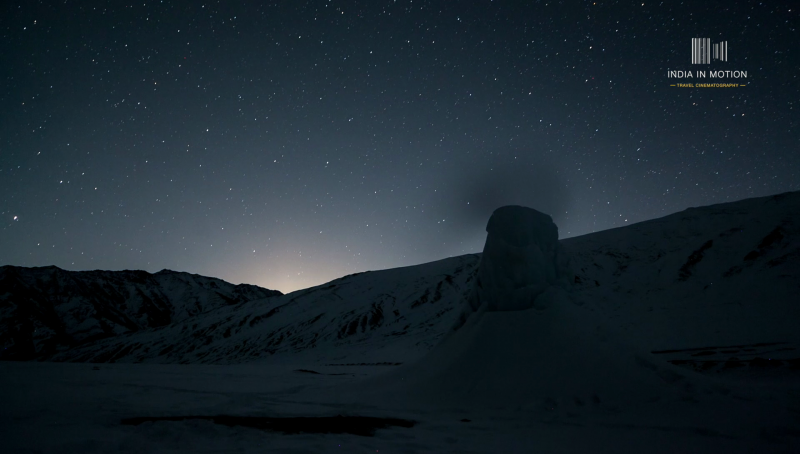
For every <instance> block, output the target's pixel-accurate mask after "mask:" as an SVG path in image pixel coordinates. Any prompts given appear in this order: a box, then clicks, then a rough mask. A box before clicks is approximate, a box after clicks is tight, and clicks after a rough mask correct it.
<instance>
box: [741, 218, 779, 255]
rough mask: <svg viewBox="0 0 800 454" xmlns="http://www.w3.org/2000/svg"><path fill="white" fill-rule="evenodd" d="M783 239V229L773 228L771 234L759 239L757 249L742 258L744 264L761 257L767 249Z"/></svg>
mask: <svg viewBox="0 0 800 454" xmlns="http://www.w3.org/2000/svg"><path fill="white" fill-rule="evenodd" d="M782 239H783V229H781V228H780V226H778V227H775V228H774V229H773V230H772V231H771V232H769V233H768V234H767V236H765V237H764V238H762V239H761V242H760V243H758V247H757V248H756V249H754V250H752V251H750V252H748V253H747V255H745V256H744V261H745V262H752V261H753V260H755V259H757V258H759V257H761V256H762V255H764V254H766V253H767V249H769V248H771V247H772V246H773V245H774V244H775V243H778V242H780V241H781V240H782Z"/></svg>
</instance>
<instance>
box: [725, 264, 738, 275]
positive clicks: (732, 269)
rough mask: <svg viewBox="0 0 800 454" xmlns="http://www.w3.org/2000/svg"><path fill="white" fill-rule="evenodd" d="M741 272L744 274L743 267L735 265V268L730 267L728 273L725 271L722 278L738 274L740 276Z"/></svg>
mask: <svg viewBox="0 0 800 454" xmlns="http://www.w3.org/2000/svg"><path fill="white" fill-rule="evenodd" d="M741 272H742V267H741V266H739V265H734V266H732V267H730V268H729V269H728V271H725V272H724V273H722V276H723V277H731V276H734V275H737V274H739V273H741Z"/></svg>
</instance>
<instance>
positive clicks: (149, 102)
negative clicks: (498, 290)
mask: <svg viewBox="0 0 800 454" xmlns="http://www.w3.org/2000/svg"><path fill="white" fill-rule="evenodd" d="M3 3H4V4H3V6H2V7H0V33H1V34H2V40H0V61H2V65H0V71H2V79H0V80H1V81H2V86H0V265H6V264H8V265H20V266H45V265H56V266H59V267H62V268H65V269H69V270H88V269H111V270H120V269H143V270H147V271H151V272H155V271H158V270H161V269H164V268H168V269H173V270H180V271H188V272H192V273H199V274H203V275H208V276H215V277H219V278H222V279H225V280H227V281H230V282H234V283H240V282H247V283H251V284H257V285H260V286H263V287H268V288H272V289H278V290H281V291H284V292H286V291H291V290H296V289H299V288H305V287H309V286H312V285H317V284H321V283H323V282H325V281H328V280H331V279H334V278H337V277H341V276H343V275H346V274H350V273H354V272H358V271H365V270H374V269H382V268H391V267H398V266H405V265H413V264H419V263H423V262H427V261H432V260H437V259H440V258H444V257H447V256H452V255H460V254H465V253H471V252H479V251H481V250H482V248H483V241H484V239H485V231H484V228H485V225H486V221H487V220H488V217H489V215H490V214H491V212H492V210H493V209H494V208H497V207H498V206H500V205H503V204H509V203H515V204H523V205H527V206H530V207H533V208H536V209H538V210H540V211H543V212H545V213H548V214H550V215H552V216H553V219H554V220H555V222H556V224H558V226H559V231H560V236H561V237H562V238H565V237H571V236H576V235H582V234H586V233H590V232H594V231H599V230H605V229H609V228H614V227H619V226H624V225H627V224H630V223H632V222H638V221H643V220H647V219H652V218H656V217H661V216H664V215H666V214H669V213H673V212H675V211H679V210H682V209H685V208H687V207H690V206H701V205H708V204H712V203H720V202H726V201H733V200H738V199H742V198H747V197H755V196H763V195H769V194H775V193H780V192H784V191H792V190H798V189H800V153H798V145H800V131H798V130H797V129H796V128H797V127H798V120H800V118H799V117H798V109H800V105H799V104H798V103H800V89H799V87H800V77H798V68H800V58H798V48H797V45H798V43H800V36H798V31H797V27H798V14H797V10H798V8H800V7H798V6H795V7H792V6H787V5H790V4H791V3H793V2H764V3H758V2H739V3H738V4H735V3H734V2H729V1H725V2H722V1H720V2H715V1H704V2H699V1H698V2H681V3H678V2H658V1H656V2H645V3H636V2H619V3H616V2H614V3H609V2H577V1H576V2H566V1H565V2H553V1H549V2H548V1H529V2H523V1H515V2H511V1H499V0H498V1H489V0H480V1H477V0H476V1H452V0H451V1H420V0H414V1H413V2H412V1H409V0H397V1H385V0H370V1H362V2H353V1H339V0H331V1H325V0H320V1H310V2H302V1H288V0H287V1H281V2H277V3H276V4H269V5H267V4H266V2H265V4H262V3H261V2H247V3H244V2H242V3H240V2H207V3H202V2H201V1H186V2H173V1H147V2H143V1H141V0H140V1H138V2H135V3H128V4H123V3H122V2H77V1H66V2H64V1H60V2H33V1H25V2H17V3H13V4H12V3H9V2H3ZM697 37H705V38H710V39H711V41H712V42H718V41H727V42H728V48H729V51H728V52H729V56H728V61H727V62H721V61H714V62H712V63H711V64H710V65H692V64H691V39H692V38H697ZM698 69H703V70H732V71H733V70H739V71H747V74H748V77H747V78H746V79H742V78H739V79H734V78H728V79H724V80H719V79H718V80H700V79H694V80H691V79H689V80H688V81H687V80H686V79H674V78H668V77H667V75H668V71H669V70H683V71H696V70H698ZM686 82H688V83H699V82H717V83H720V82H724V83H738V84H746V86H739V87H728V88H698V87H695V88H683V87H673V86H670V85H672V84H676V83H686Z"/></svg>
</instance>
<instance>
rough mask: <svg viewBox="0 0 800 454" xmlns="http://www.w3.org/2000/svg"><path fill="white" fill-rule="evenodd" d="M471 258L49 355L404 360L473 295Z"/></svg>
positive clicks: (440, 331)
mask: <svg viewBox="0 0 800 454" xmlns="http://www.w3.org/2000/svg"><path fill="white" fill-rule="evenodd" d="M477 264H478V256H477V255H467V256H462V257H455V258H449V259H444V260H440V261H437V262H433V263H427V264H424V265H418V266H410V267H405V268H397V269H391V270H384V271H371V272H366V273H359V274H354V275H350V276H346V277H343V278H341V279H337V280H334V281H332V282H329V283H327V284H324V285H320V286H318V287H313V288H310V289H306V290H300V291H297V292H293V293H290V294H287V295H282V296H278V297H273V298H270V299H268V300H254V301H248V302H244V303H240V304H235V305H231V306H227V307H221V308H219V309H217V310H215V311H212V312H207V313H203V314H200V315H197V316H193V317H189V318H186V319H184V320H182V321H178V322H176V323H172V324H170V325H167V326H163V327H159V328H155V329H150V330H146V331H140V332H130V333H127V334H123V335H120V336H115V337H113V338H108V339H104V340H100V341H98V342H94V343H91V344H86V345H83V346H80V347H77V348H73V349H70V350H68V351H64V352H60V353H58V354H56V355H54V356H52V357H51V359H52V360H55V361H91V362H107V361H108V362H162V363H166V362H169V363H216V364H231V363H241V362H247V361H252V360H255V359H259V358H262V359H263V358H268V357H271V356H272V355H274V354H282V353H292V354H294V355H296V354H299V353H304V354H308V355H311V356H316V357H319V356H320V355H323V356H325V355H327V356H326V357H328V358H329V359H330V361H336V362H347V361H349V360H346V359H345V358H347V357H350V356H353V357H356V358H358V359H357V360H353V361H359V362H363V361H375V362H391V363H397V362H403V361H406V360H408V359H409V358H413V357H417V356H419V355H422V354H424V353H425V352H427V351H428V350H430V348H432V347H433V346H434V345H436V343H437V342H438V340H439V339H440V338H441V337H442V336H443V335H444V333H445V332H447V330H448V329H449V328H450V327H451V326H452V325H453V323H454V321H455V318H456V317H457V315H458V313H457V312H458V311H457V309H458V308H460V303H461V301H463V300H464V298H465V297H466V294H467V292H468V291H469V290H471V280H472V277H473V274H474V272H475V267H476V266H477Z"/></svg>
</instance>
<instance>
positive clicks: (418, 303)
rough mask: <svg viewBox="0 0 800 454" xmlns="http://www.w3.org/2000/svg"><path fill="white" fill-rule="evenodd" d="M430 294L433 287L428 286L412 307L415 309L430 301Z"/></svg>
mask: <svg viewBox="0 0 800 454" xmlns="http://www.w3.org/2000/svg"><path fill="white" fill-rule="evenodd" d="M430 294H431V289H429V288H426V289H425V293H423V294H422V296H420V297H419V298H418V299H417V300H416V301H414V302H413V303H411V308H412V309H413V308H415V307H418V306H421V305H423V304H425V303H427V302H428V298H429V297H430Z"/></svg>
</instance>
